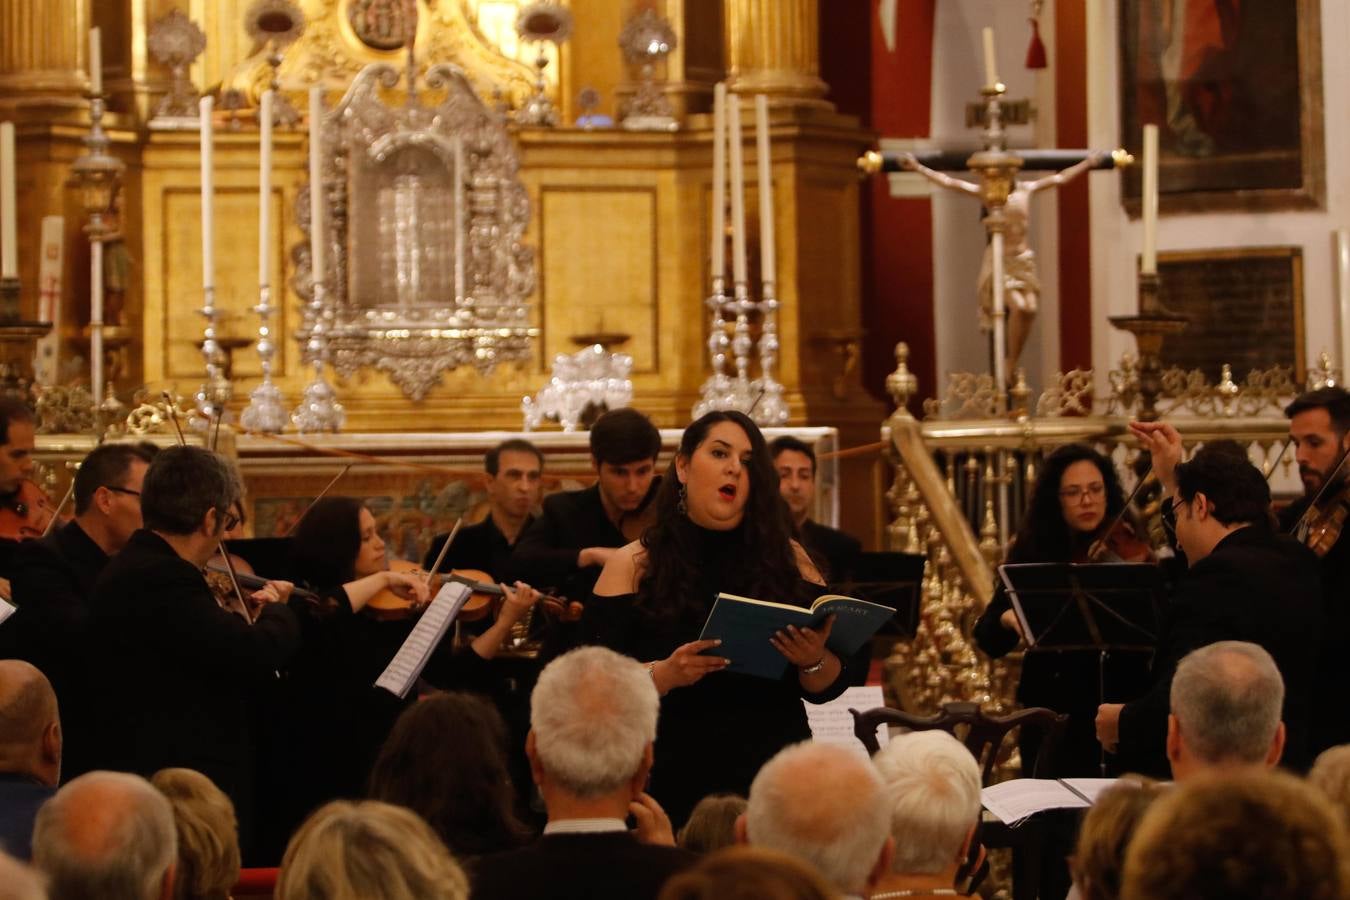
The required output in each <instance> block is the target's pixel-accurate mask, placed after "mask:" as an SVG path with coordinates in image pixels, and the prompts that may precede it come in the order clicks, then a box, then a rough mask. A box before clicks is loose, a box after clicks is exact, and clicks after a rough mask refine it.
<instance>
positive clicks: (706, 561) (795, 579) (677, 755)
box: [582, 412, 865, 826]
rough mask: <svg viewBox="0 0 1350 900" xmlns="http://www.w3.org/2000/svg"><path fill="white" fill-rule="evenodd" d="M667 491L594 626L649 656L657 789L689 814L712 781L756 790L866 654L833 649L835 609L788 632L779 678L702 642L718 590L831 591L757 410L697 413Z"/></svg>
mask: <svg viewBox="0 0 1350 900" xmlns="http://www.w3.org/2000/svg"><path fill="white" fill-rule="evenodd" d="M655 502H656V506H657V509H656V516H655V519H656V523H655V524H654V525H653V526H652V527H651V528H649V529H648V530H647V531H646V532H645V533H644V534H643V536H642V538H641V539H640V540H638V541H634V542H633V543H630V544H628V545H626V546H624V547H622V548H620V550H619V551H618V552H617V553H616V554H615V555H614V557H613V558H611V559H610V561H609V562H608V563H607V564H606V565H605V568H604V571H603V572H602V573H601V575H600V580H599V581H598V582H597V583H596V587H595V595H594V596H593V597H592V599H591V602H590V603H588V604H587V605H586V611H585V613H584V614H583V617H582V632H583V635H584V637H585V639H586V641H587V642H588V643H593V644H602V645H604V646H608V647H611V648H613V649H615V650H618V651H620V652H622V653H627V654H628V655H630V656H633V657H635V658H637V659H640V660H646V661H648V667H647V668H648V671H649V672H650V673H651V676H652V680H653V681H654V682H655V683H656V687H657V690H659V691H660V692H661V693H662V694H663V695H664V699H663V700H662V704H661V722H660V725H659V726H658V732H657V734H658V737H657V746H658V747H659V750H658V751H657V754H656V765H655V768H654V769H653V770H652V793H653V795H654V796H655V797H656V798H657V799H658V800H659V801H660V802H661V804H662V805H663V806H664V807H665V809H666V811H667V812H668V813H669V814H670V817H671V820H672V821H673V822H674V823H675V824H676V825H677V826H678V825H679V824H680V823H681V822H683V821H684V819H685V818H686V817H687V816H688V814H689V811H690V810H691V809H692V808H693V806H694V804H695V803H697V802H698V800H699V799H701V798H702V797H704V796H705V795H707V794H711V793H715V792H725V791H730V792H735V793H740V794H745V793H747V791H748V789H749V786H750V782H751V780H752V779H753V778H754V775H755V773H756V772H757V771H758V770H759V767H760V765H761V764H763V763H764V762H765V761H766V760H767V759H768V758H769V757H770V756H772V755H773V754H774V753H775V752H777V751H778V750H779V749H781V748H782V747H783V746H785V745H787V744H790V743H792V742H794V741H798V740H804V739H806V738H809V737H810V734H811V733H810V730H809V729H808V727H807V724H806V712H805V710H804V709H803V707H802V703H801V699H802V698H803V697H805V698H806V699H808V700H811V701H814V702H823V701H825V700H829V699H831V698H833V697H836V696H838V695H839V694H840V693H841V692H842V691H843V690H844V688H845V686H846V685H847V684H849V673H850V670H852V669H853V668H854V667H856V666H857V665H858V662H857V661H856V660H842V659H840V658H839V657H837V656H835V654H834V653H832V652H830V651H829V650H828V649H826V647H825V641H826V639H827V638H828V637H829V633H830V629H831V627H832V626H833V621H832V620H827V622H826V623H825V625H824V626H823V627H822V628H821V629H819V630H811V629H796V628H792V629H789V630H788V631H786V632H779V633H778V635H777V636H776V637H775V638H774V640H773V644H774V646H775V647H776V648H777V649H778V651H779V652H780V653H782V654H783V657H784V658H785V659H786V660H787V661H788V662H789V663H791V666H790V668H789V670H788V672H787V674H786V675H784V677H783V678H782V679H781V680H779V681H773V680H769V679H763V678H755V677H751V676H747V675H738V674H732V673H729V672H721V671H719V670H721V669H723V668H725V667H726V660H724V659H722V658H721V657H718V656H715V655H703V651H705V650H709V649H711V648H713V647H715V646H716V644H715V642H714V641H700V640H698V639H697V638H698V635H699V632H700V630H701V629H702V627H703V623H704V621H705V620H706V619H707V617H708V612H709V610H710V608H711V607H712V601H713V598H714V597H715V596H716V595H717V594H718V593H719V592H727V593H733V594H739V595H742V596H747V597H755V598H762V599H766V600H774V601H778V602H786V603H798V604H801V605H808V604H809V603H810V602H811V601H812V600H814V599H815V598H816V597H817V596H819V595H820V594H822V593H824V590H825V589H824V585H823V584H822V581H821V578H820V573H819V572H817V571H816V568H815V566H814V565H812V563H811V560H810V557H808V556H807V554H806V552H805V551H804V550H803V549H802V548H801V547H800V546H799V545H798V544H797V543H796V542H795V541H793V540H792V539H791V538H790V533H791V532H790V527H791V526H790V524H789V523H790V521H791V520H790V518H789V516H788V511H787V507H786V505H785V504H784V503H783V500H782V497H781V496H780V495H779V492H778V474H777V472H776V471H775V470H774V467H773V461H772V460H771V459H770V457H769V452H768V449H767V447H766V446H765V443H764V436H763V435H762V434H760V431H759V428H757V427H756V426H755V424H754V422H752V421H751V420H750V419H749V418H748V417H747V416H745V415H743V414H742V413H739V412H712V413H708V414H707V415H705V416H703V417H702V418H700V419H699V420H698V421H696V422H694V423H693V424H692V425H690V426H689V427H688V428H687V429H686V430H685V432H684V437H683V438H682V439H681V441H680V447H679V450H678V451H677V453H676V457H675V460H674V462H672V463H671V465H670V468H669V470H668V471H667V473H666V477H665V478H664V479H663V480H662V483H661V488H660V492H659V493H658V495H657V498H656V501H655ZM864 664H865V663H864Z"/></svg>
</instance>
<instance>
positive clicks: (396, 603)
mask: <svg viewBox="0 0 1350 900" xmlns="http://www.w3.org/2000/svg"><path fill="white" fill-rule="evenodd" d="M389 571H391V572H405V573H407V574H409V575H412V576H413V577H414V578H421V579H422V580H423V581H425V582H426V583H427V587H429V588H431V593H432V595H433V596H434V595H435V593H436V592H437V591H439V590H440V589H441V587H442V586H443V585H444V584H446V582H452V581H458V582H460V583H461V584H467V585H468V586H469V587H470V589H471V590H472V591H473V593H471V594H470V595H469V599H468V600H466V601H464V607H463V608H462V609H461V610H460V612H459V618H460V620H461V621H464V622H473V621H476V620H478V619H481V618H483V616H485V615H487V614H488V612H489V611H491V610H492V609H493V607H494V605H495V604H497V603H498V602H500V601H501V600H502V599H503V598H504V597H505V596H506V592H505V591H503V590H502V589H501V586H500V585H496V584H493V583H492V578H491V577H490V576H489V575H488V573H486V572H482V571H479V570H478V569H451V570H450V571H449V572H441V573H438V574H436V575H429V574H428V573H427V572H426V571H425V570H423V569H422V567H421V566H419V565H418V564H417V563H415V562H411V561H409V560H406V559H394V560H390V561H389ZM365 608H366V610H367V611H369V613H370V615H371V616H373V617H374V618H376V619H380V620H394V621H397V620H399V619H406V618H409V617H410V616H413V615H417V614H419V613H421V607H420V606H418V604H417V602H416V601H414V600H411V599H409V598H408V597H405V596H403V595H402V594H400V593H399V592H398V591H397V590H395V589H394V588H391V587H389V588H385V589H384V590H382V591H380V592H379V593H378V594H376V595H375V596H374V597H371V598H370V600H369V601H367V603H366V607H365Z"/></svg>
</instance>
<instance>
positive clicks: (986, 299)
mask: <svg viewBox="0 0 1350 900" xmlns="http://www.w3.org/2000/svg"><path fill="white" fill-rule="evenodd" d="M1110 155H1111V154H1110V153H1107V152H1105V151H1101V150H1094V151H1093V152H1091V153H1089V154H1088V155H1087V157H1086V158H1085V159H1083V161H1082V162H1078V163H1075V164H1073V165H1072V166H1069V168H1067V169H1064V170H1063V171H1060V172H1056V173H1055V174H1054V175H1047V176H1046V177H1045V178H1038V179H1036V180H1035V181H1016V182H1014V187H1013V190H1012V192H1011V193H1010V194H1009V195H1008V202H1007V204H1006V205H1005V206H1004V207H1003V219H1004V222H1005V225H1004V228H1003V235H1004V237H1003V299H1004V306H1005V308H1006V309H1007V312H1008V347H1007V361H1008V368H1007V370H1006V371H1007V372H1008V377H1009V378H1012V377H1013V375H1012V373H1013V372H1014V371H1016V369H1017V360H1018V359H1019V358H1020V357H1021V356H1022V348H1023V347H1025V346H1026V343H1027V338H1028V337H1029V336H1030V334H1031V323H1032V321H1033V320H1034V319H1035V318H1036V310H1037V308H1038V306H1039V304H1040V297H1041V279H1040V275H1039V274H1038V273H1037V271H1036V251H1034V250H1032V249H1031V246H1030V244H1028V243H1027V231H1028V230H1029V228H1028V226H1029V224H1030V218H1031V197H1032V195H1033V194H1035V193H1036V192H1037V191H1041V190H1045V189H1046V188H1054V187H1059V186H1060V185H1062V184H1067V183H1068V182H1070V181H1072V180H1073V179H1075V178H1077V177H1078V176H1079V175H1082V174H1083V173H1084V172H1086V171H1088V170H1089V169H1091V168H1092V167H1093V166H1095V165H1097V164H1099V163H1100V162H1102V160H1104V159H1106V158H1108V157H1109V156H1110ZM900 162H901V165H902V166H904V168H906V169H908V170H909V171H911V172H918V173H919V174H920V175H922V176H923V177H925V178H927V179H928V180H929V181H931V182H933V183H934V184H936V185H938V186H939V187H944V188H947V189H948V190H953V191H961V192H963V193H966V194H970V195H971V196H972V197H976V198H979V197H980V196H981V194H980V186H979V185H978V184H976V183H975V182H972V181H966V180H965V179H962V178H954V177H952V176H951V175H948V174H946V173H944V172H937V171H934V170H933V169H930V168H928V167H927V166H925V165H924V164H922V163H921V162H919V161H918V160H917V159H915V158H914V154H912V153H905V154H902V155H901V157H900ZM993 248H994V244H993V241H989V242H988V243H986V244H985V248H984V260H983V261H982V262H981V263H980V278H979V282H978V292H979V298H980V328H981V329H982V330H984V331H989V330H991V329H992V328H993V313H994V262H993Z"/></svg>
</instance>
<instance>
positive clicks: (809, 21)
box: [726, 0, 837, 107]
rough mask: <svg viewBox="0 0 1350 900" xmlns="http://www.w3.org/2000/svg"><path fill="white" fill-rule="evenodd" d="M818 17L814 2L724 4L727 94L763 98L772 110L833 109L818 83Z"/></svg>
mask: <svg viewBox="0 0 1350 900" xmlns="http://www.w3.org/2000/svg"><path fill="white" fill-rule="evenodd" d="M835 2H837V0H835ZM819 15H820V10H819V5H818V0H727V4H726V36H727V40H726V44H727V51H728V52H727V71H728V74H729V76H730V79H731V89H732V90H733V91H737V92H739V93H742V94H768V95H769V98H770V102H772V103H774V105H809V106H822V107H832V104H830V103H829V102H827V101H826V100H825V99H824V97H825V91H826V85H825V82H823V81H821V80H820V21H819Z"/></svg>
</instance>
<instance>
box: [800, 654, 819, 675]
mask: <svg viewBox="0 0 1350 900" xmlns="http://www.w3.org/2000/svg"><path fill="white" fill-rule="evenodd" d="M823 668H825V657H823V656H822V657H821V658H820V659H818V660H816V661H815V662H813V663H811V665H809V666H801V667H798V669H797V671H798V672H800V673H801V674H803V675H814V674H816V673H817V672H819V671H820V670H821V669H823Z"/></svg>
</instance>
